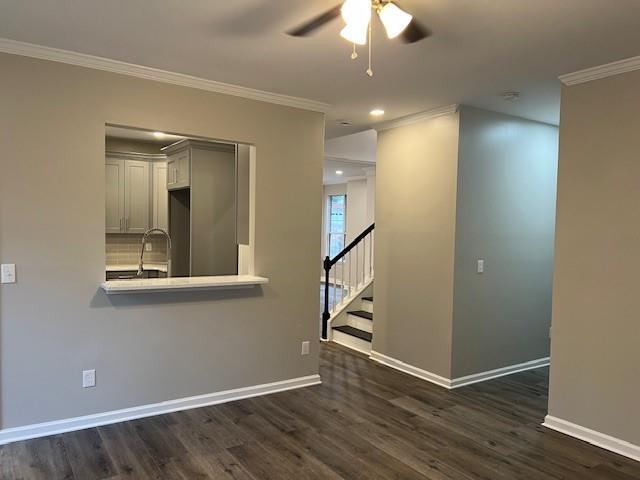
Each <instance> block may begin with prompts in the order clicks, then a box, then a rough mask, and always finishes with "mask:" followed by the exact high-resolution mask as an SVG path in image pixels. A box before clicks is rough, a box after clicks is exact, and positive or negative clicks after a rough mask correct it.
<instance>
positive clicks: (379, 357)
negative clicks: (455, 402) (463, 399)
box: [369, 350, 549, 390]
mask: <svg viewBox="0 0 640 480" xmlns="http://www.w3.org/2000/svg"><path fill="white" fill-rule="evenodd" d="M369 358H371V360H373V361H375V362H378V363H382V364H383V365H386V366H388V367H391V368H395V369H396V370H400V371H401V372H404V373H407V374H409V375H413V376H414V377H418V378H421V379H423V380H426V381H427V382H431V383H435V384H436V385H440V386H441V387H444V388H448V389H449V390H453V389H455V388H460V387H464V386H467V385H471V384H473V383H479V382H484V381H487V380H492V379H494V378H499V377H504V376H506V375H511V374H514V373H518V372H524V371H526V370H532V369H534V368H541V367H546V366H548V365H549V357H544V358H539V359H537V360H531V361H529V362H524V363H518V364H516V365H509V366H508V367H503V368H497V369H495V370H488V371H486V372H480V373H474V374H473V375H467V376H464V377H458V378H454V379H450V378H446V377H442V376H440V375H437V374H435V373H432V372H429V371H427V370H423V369H421V368H418V367H414V366H413V365H409V364H408V363H405V362H403V361H401V360H398V359H396V358H393V357H389V356H387V355H383V354H382V353H379V352H376V351H374V350H372V351H371V356H370V357H369Z"/></svg>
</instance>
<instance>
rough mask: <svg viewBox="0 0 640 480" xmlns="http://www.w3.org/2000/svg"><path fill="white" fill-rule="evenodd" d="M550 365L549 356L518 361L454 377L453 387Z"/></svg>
mask: <svg viewBox="0 0 640 480" xmlns="http://www.w3.org/2000/svg"><path fill="white" fill-rule="evenodd" d="M548 366H549V357H543V358H538V359H537V360H530V361H528V362H523V363H517V364H515V365H509V366H508V367H502V368H496V369H495V370H488V371H486V372H480V373H474V374H473V375H466V376H464V377H458V378H454V379H453V380H451V388H459V387H464V386H466V385H471V384H473V383H478V382H484V381H486V380H492V379H494V378H499V377H504V376H506V375H512V374H514V373H518V372H524V371H526V370H533V369H534V368H541V367H548Z"/></svg>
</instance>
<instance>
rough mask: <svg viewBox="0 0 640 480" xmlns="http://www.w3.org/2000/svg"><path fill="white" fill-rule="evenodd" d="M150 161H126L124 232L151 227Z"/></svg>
mask: <svg viewBox="0 0 640 480" xmlns="http://www.w3.org/2000/svg"><path fill="white" fill-rule="evenodd" d="M149 179H150V177H149V162H141V161H136V160H125V162H124V233H144V232H146V231H147V230H148V229H149V223H150V222H149V208H150V206H149V196H150V194H149Z"/></svg>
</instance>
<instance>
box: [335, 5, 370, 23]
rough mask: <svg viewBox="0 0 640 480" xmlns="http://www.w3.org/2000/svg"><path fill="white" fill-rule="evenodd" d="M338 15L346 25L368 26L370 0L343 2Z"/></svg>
mask: <svg viewBox="0 0 640 480" xmlns="http://www.w3.org/2000/svg"><path fill="white" fill-rule="evenodd" d="M340 13H341V14H342V19H343V20H344V23H346V24H347V25H351V24H354V25H362V24H368V23H369V21H370V20H371V0H345V2H344V3H343V4H342V8H341V9H340Z"/></svg>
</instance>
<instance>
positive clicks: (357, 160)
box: [324, 155, 376, 167]
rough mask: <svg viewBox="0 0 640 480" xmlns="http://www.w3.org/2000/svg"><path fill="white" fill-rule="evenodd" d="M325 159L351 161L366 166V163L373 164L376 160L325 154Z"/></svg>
mask: <svg viewBox="0 0 640 480" xmlns="http://www.w3.org/2000/svg"><path fill="white" fill-rule="evenodd" d="M324 159H325V160H332V161H334V162H344V163H353V164H354V165H359V166H363V167H364V166H367V165H375V164H376V162H375V160H374V161H367V160H360V159H357V158H348V157H336V156H334V155H325V156H324Z"/></svg>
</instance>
